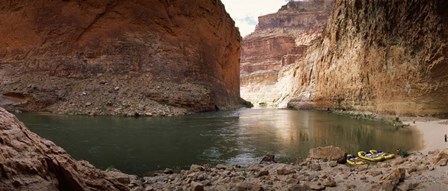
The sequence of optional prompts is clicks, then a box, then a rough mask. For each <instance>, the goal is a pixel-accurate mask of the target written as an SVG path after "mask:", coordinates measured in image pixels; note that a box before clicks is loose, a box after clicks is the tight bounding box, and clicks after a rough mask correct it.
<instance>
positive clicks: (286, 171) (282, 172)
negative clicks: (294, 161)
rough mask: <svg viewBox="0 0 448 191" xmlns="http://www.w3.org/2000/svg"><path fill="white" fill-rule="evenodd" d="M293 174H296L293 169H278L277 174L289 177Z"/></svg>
mask: <svg viewBox="0 0 448 191" xmlns="http://www.w3.org/2000/svg"><path fill="white" fill-rule="evenodd" d="M292 173H294V171H293V170H291V169H288V168H280V169H277V174H278V175H289V174H292Z"/></svg>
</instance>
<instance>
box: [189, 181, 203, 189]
mask: <svg viewBox="0 0 448 191" xmlns="http://www.w3.org/2000/svg"><path fill="white" fill-rule="evenodd" d="M191 190H192V191H204V185H202V184H201V183H199V182H192V183H191Z"/></svg>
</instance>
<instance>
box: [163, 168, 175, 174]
mask: <svg viewBox="0 0 448 191" xmlns="http://www.w3.org/2000/svg"><path fill="white" fill-rule="evenodd" d="M163 173H165V174H173V173H174V171H173V169H170V168H165V170H164V171H163Z"/></svg>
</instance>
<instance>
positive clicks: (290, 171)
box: [130, 147, 448, 190]
mask: <svg viewBox="0 0 448 191" xmlns="http://www.w3.org/2000/svg"><path fill="white" fill-rule="evenodd" d="M329 149H330V150H332V151H336V152H330V153H327V154H323V153H324V152H321V151H324V150H329ZM316 151H319V152H320V153H322V155H320V154H319V153H318V152H316ZM339 151H342V150H341V149H340V148H337V147H324V148H317V149H312V150H311V151H310V156H309V157H308V158H307V159H305V160H304V161H303V162H301V163H299V164H294V165H292V164H282V163H265V162H264V163H263V164H253V165H250V166H248V167H244V168H240V167H236V166H229V165H222V164H220V165H217V166H214V167H211V166H209V165H203V166H201V165H192V166H191V168H190V169H189V170H182V171H181V172H180V173H176V174H156V175H155V176H153V177H143V178H142V182H139V184H136V185H134V187H132V186H133V185H130V186H131V188H133V189H136V190H139V189H143V190H397V189H399V190H414V189H416V190H444V189H446V187H447V186H448V167H447V166H446V165H447V162H446V161H447V158H448V155H447V154H448V149H446V150H443V151H434V152H432V153H430V154H428V155H424V154H422V153H413V154H412V155H411V156H409V157H407V158H402V157H397V158H395V159H392V160H388V161H384V162H379V163H370V164H367V165H361V166H349V165H347V164H339V163H338V162H337V160H338V159H339V157H336V156H337V155H339V156H344V155H343V154H344V153H343V152H342V153H341V152H339ZM329 156H335V157H333V158H332V159H329V158H327V159H321V157H329ZM315 158H317V159H315ZM330 158H331V157H330ZM167 172H168V171H167Z"/></svg>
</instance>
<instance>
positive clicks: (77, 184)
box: [0, 108, 135, 191]
mask: <svg viewBox="0 0 448 191" xmlns="http://www.w3.org/2000/svg"><path fill="white" fill-rule="evenodd" d="M0 151H1V152H0V190H3V191H9V190H11V191H12V190H48V191H50V190H130V188H128V187H127V186H128V184H129V183H130V180H131V179H132V178H135V177H133V176H129V175H126V174H123V173H119V172H115V171H111V172H105V171H101V170H98V169H96V168H95V167H93V166H92V165H91V164H90V163H88V162H87V161H76V160H74V159H73V158H71V156H70V155H68V154H67V153H66V152H65V151H64V150H63V149H62V148H61V147H58V146H56V145H55V144H54V143H53V142H51V141H48V140H45V139H42V138H40V137H39V136H37V135H36V134H34V133H32V132H31V131H29V130H28V129H27V128H26V127H25V126H24V125H23V123H22V122H20V121H19V120H18V119H17V118H16V117H14V115H12V114H10V113H8V112H7V111H6V110H4V109H3V108H0Z"/></svg>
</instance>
